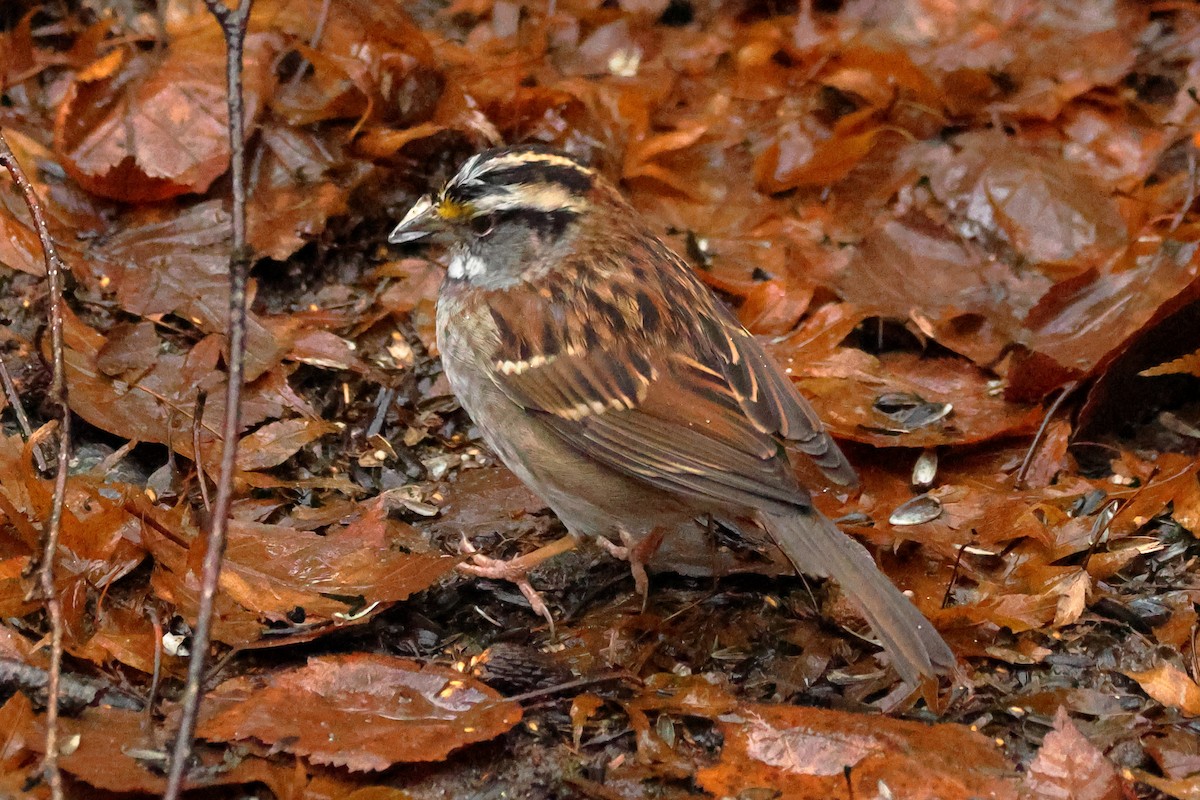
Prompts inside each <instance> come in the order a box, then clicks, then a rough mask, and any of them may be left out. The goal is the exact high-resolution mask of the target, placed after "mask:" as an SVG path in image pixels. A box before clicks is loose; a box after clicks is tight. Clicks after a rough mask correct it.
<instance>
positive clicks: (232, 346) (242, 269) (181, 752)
mask: <svg viewBox="0 0 1200 800" xmlns="http://www.w3.org/2000/svg"><path fill="white" fill-rule="evenodd" d="M204 2H205V5H207V6H208V10H209V11H210V12H212V15H213V16H214V17H216V18H217V21H218V22H219V23H220V25H221V32H222V33H223V34H224V37H225V47H226V62H225V78H226V92H227V105H228V108H229V147H230V158H229V161H230V173H231V178H232V183H233V212H232V218H231V227H232V228H233V241H232V245H231V252H230V256H229V323H228V340H229V381H228V383H227V384H226V386H225V418H224V420H223V424H222V426H221V437H222V441H221V469H220V475H219V477H218V480H217V494H216V499H215V500H214V501H213V509H212V516H211V523H210V527H209V531H208V537H207V546H206V548H205V551H204V567H203V570H202V574H201V578H200V599H199V607H198V609H197V611H196V626H195V628H194V629H193V633H192V638H193V645H192V654H191V659H190V660H189V661H188V676H187V684H186V685H185V687H184V690H183V698H182V699H181V700H180V714H179V731H178V733H177V734H176V737H175V746H174V748H173V751H172V754H171V767H170V771H169V772H168V774H167V788H166V791H165V792H164V793H163V800H177V798H178V797H179V793H180V792H181V791H182V789H183V779H184V771H185V770H186V768H187V762H188V758H189V756H190V755H191V752H192V737H193V736H194V735H195V732H196V717H197V715H198V713H199V709H200V694H201V691H202V689H203V680H204V670H205V659H206V656H207V655H208V645H209V639H210V636H211V633H212V619H213V606H214V601H215V599H216V594H217V581H218V579H219V578H220V575H221V558H222V556H223V555H224V551H225V533H226V530H227V528H228V525H229V508H230V506H231V504H232V502H233V470H234V463H235V459H236V456H237V438H238V429H239V428H240V427H241V404H242V376H243V372H244V368H245V360H246V279H247V273H248V272H249V267H250V253H249V249H248V248H247V246H246V175H245V173H246V154H245V144H244V139H245V136H244V126H245V117H244V114H243V101H242V52H243V49H244V46H245V43H246V30H247V28H248V27H249V21H250V6H251V5H252V3H253V0H241V2H240V3H239V5H238V7H237V8H236V9H231V8H230V7H229V6H226V5H225V4H224V3H223V2H222V0H204Z"/></svg>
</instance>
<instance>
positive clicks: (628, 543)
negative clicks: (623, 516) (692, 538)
mask: <svg viewBox="0 0 1200 800" xmlns="http://www.w3.org/2000/svg"><path fill="white" fill-rule="evenodd" d="M666 533H667V532H666V529H664V528H655V529H654V530H652V531H650V533H648V534H646V535H645V536H643V537H642V538H641V539H640V540H639V539H635V538H634V536H633V534H631V533H630V532H629V531H627V530H624V529H622V530H621V531H620V534H621V544H616V543H614V542H610V541H609V540H608V539H606V538H604V537H603V536H599V537H597V538H596V541H597V542H599V544H600V546H601V547H603V548H604V549H605V550H607V551H608V553H609V555H611V556H612V557H613V558H619V559H620V560H622V561H628V562H629V571H630V572H632V573H633V586H634V588H635V589H637V593H638V594H640V595H641V596H642V611H645V610H646V603H647V602H648V600H649V598H650V576H649V575H647V574H646V562H648V561H649V560H650V558H651V557H652V556H653V555H654V553H655V552H656V551H657V550H658V548H659V546H660V545H661V544H662V540H663V537H664V536H665V535H666Z"/></svg>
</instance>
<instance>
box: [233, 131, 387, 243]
mask: <svg viewBox="0 0 1200 800" xmlns="http://www.w3.org/2000/svg"><path fill="white" fill-rule="evenodd" d="M343 138H344V134H343V133H342V132H340V131H330V132H325V133H318V132H313V131H307V130H297V129H294V128H285V127H282V126H272V127H269V128H266V129H265V130H263V131H262V132H261V133H260V134H259V139H258V145H257V147H258V151H257V153H256V154H255V156H254V157H253V159H252V160H251V161H250V170H249V176H248V180H247V183H248V186H249V188H248V190H247V192H248V194H249V200H250V202H249V206H248V208H247V209H246V215H247V225H248V226H249V231H248V233H247V237H248V239H249V242H250V246H251V247H253V248H254V250H255V252H257V253H260V254H261V255H264V256H266V257H268V258H274V259H276V260H279V261H283V260H284V259H286V258H287V257H288V256H290V255H292V253H294V252H296V251H297V250H299V249H300V248H301V247H302V246H303V245H304V244H305V242H307V241H309V240H310V239H313V238H315V237H316V236H318V235H319V234H320V233H321V232H322V231H323V230H325V224H326V222H327V221H328V219H329V218H330V217H332V216H337V215H339V214H344V213H346V209H347V203H348V201H349V198H350V193H351V192H352V191H353V190H354V189H355V187H356V186H358V184H359V183H361V182H362V181H364V180H365V179H366V178H367V177H368V176H369V175H371V173H372V169H371V166H370V165H369V164H367V163H365V162H362V161H360V160H358V159H356V158H353V157H351V156H350V155H349V154H348V153H347V152H346V147H345V143H344V141H343Z"/></svg>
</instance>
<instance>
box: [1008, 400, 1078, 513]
mask: <svg viewBox="0 0 1200 800" xmlns="http://www.w3.org/2000/svg"><path fill="white" fill-rule="evenodd" d="M1078 386H1079V381H1070V382H1068V383H1065V384H1063V387H1062V391H1061V392H1059V394H1058V397H1056V398H1054V402H1053V403H1051V404H1050V408H1048V409H1046V415H1045V416H1044V417H1042V424H1041V425H1039V426H1038V429H1037V433H1035V434H1034V436H1033V441H1032V442H1030V443H1029V449H1028V450H1026V451H1025V458H1024V459H1023V460H1022V461H1021V468H1020V469H1018V470H1017V479H1016V480H1015V481H1013V488H1014V489H1016V490H1018V491H1019V490H1021V489H1024V488H1025V479H1026V478H1028V477H1029V468H1030V466H1032V465H1033V457H1034V455H1035V454H1036V453H1037V449H1038V446H1039V445H1041V443H1042V438H1043V437H1045V435H1046V428H1048V427H1049V426H1050V420H1052V419H1054V415H1055V414H1057V413H1058V409H1059V406H1061V405H1062V404H1063V401H1064V400H1066V399H1067V398H1068V397H1069V396H1070V395H1071V392H1073V391H1075V389H1076V388H1077V387H1078Z"/></svg>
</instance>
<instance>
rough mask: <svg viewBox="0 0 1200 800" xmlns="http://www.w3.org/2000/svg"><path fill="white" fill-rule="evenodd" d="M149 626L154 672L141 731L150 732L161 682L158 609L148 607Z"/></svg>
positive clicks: (160, 628)
mask: <svg viewBox="0 0 1200 800" xmlns="http://www.w3.org/2000/svg"><path fill="white" fill-rule="evenodd" d="M150 624H151V625H153V626H154V672H153V673H152V674H151V676H150V694H149V696H148V697H147V698H146V716H145V718H143V720H142V729H143V730H147V731H148V730H150V728H151V727H152V726H153V723H154V704H155V702H157V701H158V682H159V681H160V680H162V651H163V626H162V620H161V619H159V618H158V609H157V608H155V607H154V606H153V605H151V606H150Z"/></svg>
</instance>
